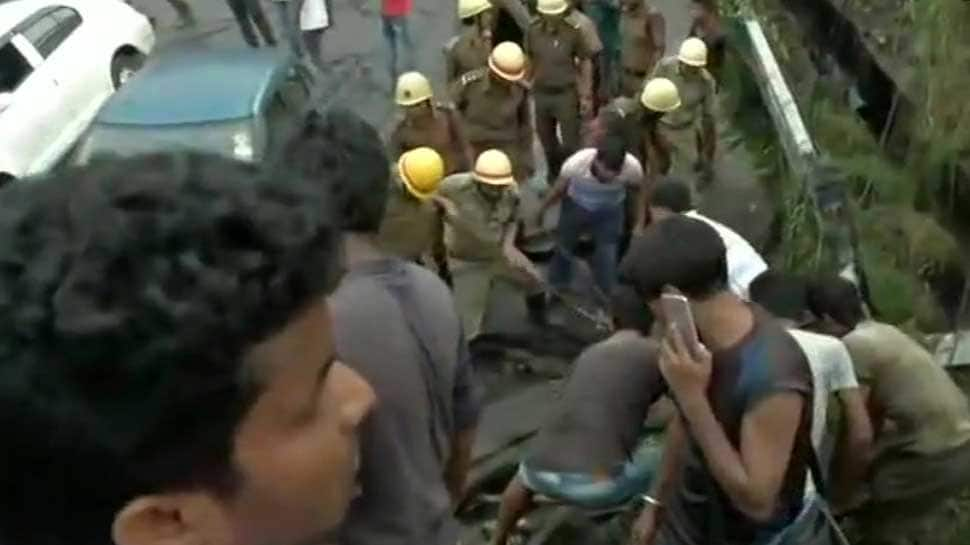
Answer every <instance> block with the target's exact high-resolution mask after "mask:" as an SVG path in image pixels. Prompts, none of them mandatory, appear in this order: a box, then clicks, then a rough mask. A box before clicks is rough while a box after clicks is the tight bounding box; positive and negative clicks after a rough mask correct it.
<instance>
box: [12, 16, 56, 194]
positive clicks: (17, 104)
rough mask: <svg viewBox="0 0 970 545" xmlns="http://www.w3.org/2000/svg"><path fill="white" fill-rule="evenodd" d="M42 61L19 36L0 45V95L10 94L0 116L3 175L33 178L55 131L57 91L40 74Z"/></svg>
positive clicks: (13, 36)
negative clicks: (32, 175)
mask: <svg viewBox="0 0 970 545" xmlns="http://www.w3.org/2000/svg"><path fill="white" fill-rule="evenodd" d="M42 64H43V57H41V56H40V53H38V52H37V50H36V49H35V48H34V46H33V45H31V43H30V42H29V41H28V40H27V39H26V38H25V37H24V36H23V35H22V34H19V33H12V34H10V35H8V38H7V39H6V41H3V42H0V92H2V93H7V94H6V95H5V98H4V99H3V102H4V105H5V106H4V108H3V111H2V112H0V174H9V175H12V176H15V177H20V176H24V175H27V174H33V173H34V172H37V171H38V170H39V168H40V167H38V166H37V165H38V163H39V160H40V158H41V157H42V156H43V155H44V151H45V150H46V149H47V147H48V142H49V141H50V139H51V138H52V137H53V135H54V133H55V131H56V128H57V127H56V123H55V121H54V115H53V113H52V111H51V109H50V108H48V107H47V105H48V104H52V103H56V102H57V101H58V99H57V87H56V85H55V83H54V81H53V80H51V79H50V78H49V77H47V76H45V75H44V74H42V73H41V72H40V71H39V68H40V66H41V65H42Z"/></svg>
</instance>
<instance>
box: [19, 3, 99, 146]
mask: <svg viewBox="0 0 970 545" xmlns="http://www.w3.org/2000/svg"><path fill="white" fill-rule="evenodd" d="M82 22H83V21H82V20H81V15H80V14H79V13H78V12H77V11H75V10H74V9H72V8H69V7H66V6H58V7H53V8H50V9H48V10H47V11H46V12H45V13H44V14H43V16H42V17H39V18H37V19H36V20H35V21H33V24H31V25H30V26H28V27H26V28H24V29H23V34H24V37H25V38H27V40H28V41H30V43H31V44H32V45H33V46H34V48H35V49H36V50H37V52H38V53H39V54H40V56H41V57H43V59H44V60H43V63H42V65H41V66H40V67H39V68H38V70H37V71H38V73H39V74H41V75H43V76H44V77H45V78H50V79H51V80H52V81H54V84H55V85H56V86H57V89H58V93H57V97H56V103H53V104H49V105H48V107H49V108H50V109H51V116H52V120H51V122H52V123H53V124H54V125H56V128H57V130H56V132H55V133H54V134H53V135H52V136H53V138H52V139H51V141H50V146H49V147H48V149H47V150H46V153H45V156H44V157H43V158H42V162H44V163H45V164H52V163H53V162H55V161H56V160H57V159H58V158H59V157H60V156H61V155H63V154H64V153H65V152H67V151H68V149H69V148H70V147H71V146H72V145H73V144H74V142H75V141H76V140H77V138H78V137H79V136H80V135H81V133H82V132H83V131H84V129H85V127H87V125H88V123H90V121H91V119H92V118H93V117H94V115H95V114H96V113H97V110H98V108H99V107H100V105H101V104H102V103H103V102H104V101H105V100H106V99H107V98H108V96H109V95H110V88H109V86H108V85H107V84H106V83H105V82H106V79H105V78H104V75H103V74H102V73H101V70H99V69H98V68H99V67H100V66H101V65H102V64H103V63H99V62H93V61H94V59H90V58H86V56H88V55H102V54H105V53H104V52H102V51H98V50H97V48H94V47H90V46H91V44H87V43H85V41H84V39H83V37H82V36H81V32H80V30H81V25H82Z"/></svg>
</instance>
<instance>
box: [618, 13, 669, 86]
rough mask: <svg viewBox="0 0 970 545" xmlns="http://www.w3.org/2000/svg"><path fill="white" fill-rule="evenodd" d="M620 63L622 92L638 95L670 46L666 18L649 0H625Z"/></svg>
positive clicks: (622, 16)
mask: <svg viewBox="0 0 970 545" xmlns="http://www.w3.org/2000/svg"><path fill="white" fill-rule="evenodd" d="M621 11H622V14H621V15H620V38H621V44H622V45H621V47H620V63H621V64H622V65H623V75H622V78H623V82H622V89H623V96H627V97H636V96H637V95H638V94H639V93H640V91H642V90H643V82H644V80H645V79H646V77H647V74H649V73H650V71H651V70H653V68H654V66H656V64H657V61H659V60H660V59H661V58H663V56H664V53H665V52H666V49H667V38H666V34H667V22H666V19H664V16H663V13H661V12H660V10H658V9H657V8H656V7H654V6H653V5H651V3H650V2H649V0H622V4H621Z"/></svg>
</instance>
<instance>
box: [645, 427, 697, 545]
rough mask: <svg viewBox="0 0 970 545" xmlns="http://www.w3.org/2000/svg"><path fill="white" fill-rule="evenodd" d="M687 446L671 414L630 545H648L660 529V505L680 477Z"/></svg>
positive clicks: (684, 435)
mask: <svg viewBox="0 0 970 545" xmlns="http://www.w3.org/2000/svg"><path fill="white" fill-rule="evenodd" d="M686 444H687V433H686V430H685V429H684V423H683V421H682V420H681V419H680V416H679V415H676V414H675V415H674V416H673V418H671V419H670V423H669V424H667V433H666V434H665V436H664V451H663V455H662V456H661V458H660V467H659V468H658V472H657V477H656V478H655V479H654V481H653V485H652V486H651V487H650V493H649V494H647V497H648V498H650V500H652V501H650V500H648V503H647V505H646V506H645V507H644V508H643V511H642V512H641V513H640V516H639V517H637V520H636V522H635V523H634V525H633V532H632V533H633V535H632V540H631V543H632V545H651V544H652V543H653V541H654V537H655V536H656V533H657V529H658V528H660V523H661V519H662V518H663V515H664V506H666V505H667V504H668V502H669V499H670V497H671V494H672V492H673V489H674V483H676V481H677V476H678V475H679V474H680V470H681V465H682V464H683V460H684V454H685V450H686Z"/></svg>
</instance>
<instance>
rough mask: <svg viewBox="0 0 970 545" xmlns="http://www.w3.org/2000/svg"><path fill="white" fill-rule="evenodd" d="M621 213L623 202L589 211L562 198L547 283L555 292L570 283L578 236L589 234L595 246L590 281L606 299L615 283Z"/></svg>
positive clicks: (623, 214)
mask: <svg viewBox="0 0 970 545" xmlns="http://www.w3.org/2000/svg"><path fill="white" fill-rule="evenodd" d="M621 189H622V188H621ZM625 214H626V210H625V208H624V206H623V201H620V203H619V204H614V205H612V206H603V207H600V208H598V209H596V210H595V211H590V210H588V209H586V208H584V207H582V206H579V205H578V204H577V203H576V202H575V201H574V200H573V199H572V197H570V196H567V197H565V198H564V199H563V201H562V207H561V209H560V211H559V227H558V228H557V230H556V250H555V253H554V254H553V256H552V261H551V262H550V263H549V282H550V283H551V284H552V285H553V286H554V287H555V288H557V289H565V288H567V287H568V286H569V284H570V282H571V281H572V268H573V252H574V251H575V250H576V246H577V244H579V237H580V236H581V235H582V234H583V233H589V234H590V235H591V236H592V237H593V244H594V245H595V247H594V249H593V257H592V261H591V263H590V265H591V267H592V269H593V278H594V279H595V280H596V285H597V287H598V288H599V289H600V291H602V293H603V295H604V296H609V294H610V293H611V292H612V291H613V284H614V283H615V282H616V261H617V252H618V248H619V242H620V237H621V235H622V234H623V218H624V216H625Z"/></svg>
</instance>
